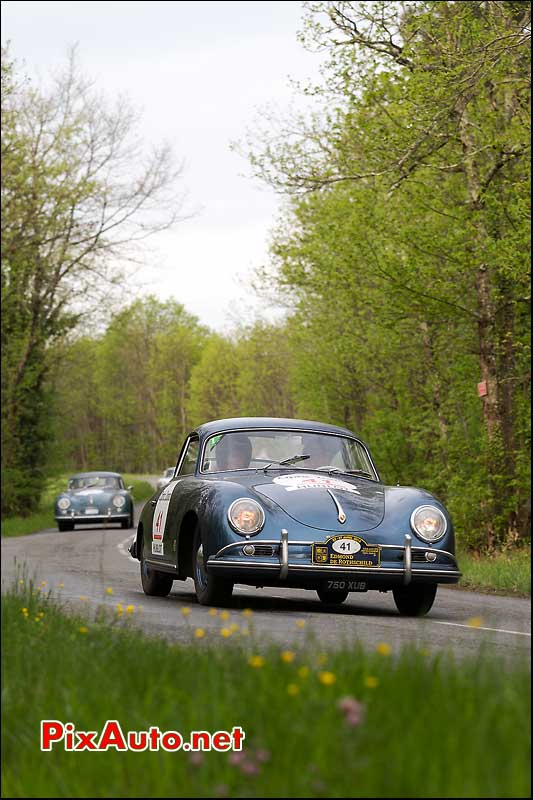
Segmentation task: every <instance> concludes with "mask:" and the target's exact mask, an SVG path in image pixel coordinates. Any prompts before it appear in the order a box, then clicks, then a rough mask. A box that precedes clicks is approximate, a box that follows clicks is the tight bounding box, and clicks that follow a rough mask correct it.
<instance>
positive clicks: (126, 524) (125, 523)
mask: <svg viewBox="0 0 533 800" xmlns="http://www.w3.org/2000/svg"><path fill="white" fill-rule="evenodd" d="M120 527H121V528H133V514H130V516H129V517H128V519H123V520H121V522H120Z"/></svg>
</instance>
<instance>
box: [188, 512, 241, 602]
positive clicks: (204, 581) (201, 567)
mask: <svg viewBox="0 0 533 800" xmlns="http://www.w3.org/2000/svg"><path fill="white" fill-rule="evenodd" d="M192 571H193V578H194V588H195V590H196V597H197V598H198V602H199V603H200V605H202V606H222V605H225V604H226V603H227V602H228V600H229V599H230V597H231V593H232V591H233V583H231V582H230V581H227V580H225V579H224V578H221V577H220V576H219V575H210V574H209V573H208V572H207V570H206V568H205V563H204V548H203V544H202V537H201V535H200V526H199V525H197V526H196V530H195V532H194V540H193V547H192Z"/></svg>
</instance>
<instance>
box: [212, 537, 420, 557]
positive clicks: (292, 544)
mask: <svg viewBox="0 0 533 800" xmlns="http://www.w3.org/2000/svg"><path fill="white" fill-rule="evenodd" d="M242 544H243V543H242V542H232V543H231V544H226V545H224V547H221V548H220V550H219V551H218V553H216V554H215V555H214V556H212V558H218V557H219V556H221V555H222V553H225V552H226V550H231V548H233V547H242ZM255 544H271V545H275V546H278V545H279V539H277V540H276V539H255ZM312 544H314V542H289V541H287V545H288V546H289V547H297V546H298V545H308V546H309V547H310V546H311V545H312ZM425 550H426V548H424V551H425Z"/></svg>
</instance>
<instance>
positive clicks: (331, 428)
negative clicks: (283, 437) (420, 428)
mask: <svg viewBox="0 0 533 800" xmlns="http://www.w3.org/2000/svg"><path fill="white" fill-rule="evenodd" d="M243 428H261V429H265V428H267V429H268V428H273V429H276V428H277V429H279V428H286V429H289V430H291V429H292V430H294V429H295V428H297V429H299V430H309V431H320V432H323V433H336V434H343V435H344V436H350V437H352V438H356V439H358V438H359V437H357V436H356V435H355V433H353V431H350V430H348V428H340V427H339V426H338V425H328V424H327V423H325V422H316V421H313V420H309V419H288V418H285V417H232V418H231V419H216V420H212V421H211V422H206V423H204V424H203V425H199V426H198V428H196V432H197V433H198V435H199V436H201V437H204V436H210V435H211V434H213V433H220V432H221V431H237V430H242V429H243Z"/></svg>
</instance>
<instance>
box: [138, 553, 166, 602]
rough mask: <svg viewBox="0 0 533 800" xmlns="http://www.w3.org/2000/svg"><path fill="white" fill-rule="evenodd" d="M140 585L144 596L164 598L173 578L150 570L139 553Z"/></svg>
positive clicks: (164, 573)
mask: <svg viewBox="0 0 533 800" xmlns="http://www.w3.org/2000/svg"><path fill="white" fill-rule="evenodd" d="M141 546H142V545H141ZM141 583H142V586H143V591H144V593H145V594H147V595H150V596H151V597H166V596H167V594H168V593H169V592H170V590H171V589H172V584H173V583H174V578H173V577H172V575H167V573H166V572H158V571H157V570H155V569H152V567H150V566H149V565H148V564H147V563H146V561H145V560H144V558H143V556H142V553H141Z"/></svg>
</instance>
